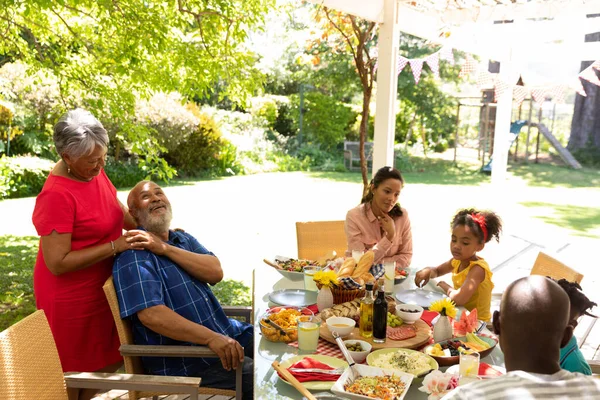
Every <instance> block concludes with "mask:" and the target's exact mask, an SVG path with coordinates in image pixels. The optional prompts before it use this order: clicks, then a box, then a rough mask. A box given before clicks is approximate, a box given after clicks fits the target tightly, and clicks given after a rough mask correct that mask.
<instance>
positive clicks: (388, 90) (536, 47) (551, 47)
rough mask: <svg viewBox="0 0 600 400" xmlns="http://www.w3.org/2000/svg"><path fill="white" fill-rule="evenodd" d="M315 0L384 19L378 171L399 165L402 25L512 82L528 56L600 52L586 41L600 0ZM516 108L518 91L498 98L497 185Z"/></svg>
mask: <svg viewBox="0 0 600 400" xmlns="http://www.w3.org/2000/svg"><path fill="white" fill-rule="evenodd" d="M309 1H311V2H312V3H315V4H320V5H323V6H326V7H330V8H333V9H337V10H339V11H343V12H346V13H349V14H353V15H356V16H359V17H361V18H364V19H368V20H370V21H375V22H377V23H379V24H380V31H379V43H378V47H379V51H378V54H379V60H378V71H377V97H376V114H375V141H374V142H375V143H374V153H373V171H376V170H377V169H379V168H381V167H382V166H385V165H392V163H393V144H394V125H395V124H394V121H395V101H396V96H397V92H396V88H397V75H396V60H397V54H398V40H399V31H402V32H406V33H409V34H412V35H415V36H418V37H421V38H424V39H427V40H430V41H432V42H435V43H440V44H443V45H447V46H449V47H452V48H454V49H458V50H462V51H466V52H469V53H472V54H476V55H478V56H480V57H483V58H488V59H491V60H496V61H500V62H501V65H502V66H501V70H500V74H501V75H503V76H504V77H505V78H506V81H514V82H516V78H515V77H518V75H519V73H521V72H522V70H523V69H524V66H525V65H526V64H527V63H529V62H546V63H552V62H553V61H556V60H557V59H561V60H565V59H569V60H573V61H574V65H575V64H577V63H579V62H580V61H582V60H597V59H598V58H600V42H591V43H585V42H584V37H585V35H586V34H588V33H593V32H597V31H598V30H600V24H599V21H600V0H449V1H436V0H369V1H364V0H309ZM596 16H597V17H599V18H594V17H596ZM442 32H449V33H450V35H449V37H448V38H445V35H441V33H442ZM577 72H579V71H575V72H574V73H575V75H574V76H572V77H566V78H572V79H574V78H575V76H576V73H577ZM566 78H565V79H566ZM536 83H537V84H540V83H541V82H536ZM545 83H566V82H565V81H560V82H545ZM511 110H512V90H507V91H506V92H505V93H504V94H503V95H502V96H500V98H499V99H498V104H497V113H496V128H495V135H496V138H497V140H494V163H493V166H492V182H494V183H500V182H503V181H504V180H505V176H506V166H507V156H508V140H502V138H503V137H504V136H507V135H508V132H509V126H510V118H511ZM498 139H499V140H498Z"/></svg>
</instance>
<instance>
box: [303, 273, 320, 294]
mask: <svg viewBox="0 0 600 400" xmlns="http://www.w3.org/2000/svg"><path fill="white" fill-rule="evenodd" d="M320 270H321V268H319V267H304V289H306V290H310V291H311V292H318V291H319V288H318V287H317V284H316V283H315V281H314V280H313V275H314V274H315V273H316V272H317V271H320Z"/></svg>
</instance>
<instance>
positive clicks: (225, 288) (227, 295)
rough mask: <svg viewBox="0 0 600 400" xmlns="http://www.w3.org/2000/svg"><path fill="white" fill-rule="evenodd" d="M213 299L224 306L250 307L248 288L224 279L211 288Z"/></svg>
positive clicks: (237, 282)
mask: <svg viewBox="0 0 600 400" xmlns="http://www.w3.org/2000/svg"><path fill="white" fill-rule="evenodd" d="M212 291H213V293H214V294H215V297H216V298H217V299H218V300H219V303H221V304H222V305H224V306H249V305H252V298H251V294H250V288H249V287H248V286H246V285H244V283H243V282H240V281H236V280H233V279H224V280H222V281H221V282H219V283H217V284H216V285H215V286H213V287H212Z"/></svg>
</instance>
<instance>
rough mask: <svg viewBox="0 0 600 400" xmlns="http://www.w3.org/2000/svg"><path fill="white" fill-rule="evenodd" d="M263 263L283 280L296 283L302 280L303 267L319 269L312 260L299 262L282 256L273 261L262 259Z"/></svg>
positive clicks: (318, 265) (316, 263)
mask: <svg viewBox="0 0 600 400" xmlns="http://www.w3.org/2000/svg"><path fill="white" fill-rule="evenodd" d="M263 261H264V262H265V264H267V265H270V266H271V267H273V268H275V269H276V270H277V272H279V273H280V274H281V275H283V277H284V278H287V279H289V280H291V281H296V282H298V281H301V280H303V279H304V273H303V271H304V267H321V265H320V264H319V263H318V262H317V261H314V260H301V259H296V258H289V257H283V256H275V259H273V260H267V259H264V260H263Z"/></svg>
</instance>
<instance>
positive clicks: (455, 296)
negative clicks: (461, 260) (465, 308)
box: [438, 265, 485, 306]
mask: <svg viewBox="0 0 600 400" xmlns="http://www.w3.org/2000/svg"><path fill="white" fill-rule="evenodd" d="M484 279H485V271H484V269H483V268H481V267H480V266H478V265H474V266H473V267H472V268H471V270H470V271H469V273H468V274H467V278H466V279H465V283H463V285H462V286H461V287H459V288H458V289H454V288H453V287H452V286H450V285H448V284H447V283H446V282H440V283H438V286H439V287H441V288H442V289H443V290H444V292H446V295H448V297H450V298H451V299H452V300H454V303H456V305H457V306H462V305H463V304H465V303H467V302H468V301H469V299H470V298H471V296H473V293H475V291H476V290H477V288H478V287H479V284H480V283H481V282H483V280H484Z"/></svg>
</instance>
